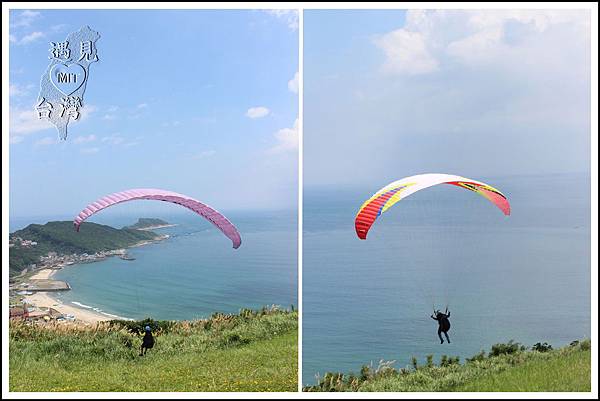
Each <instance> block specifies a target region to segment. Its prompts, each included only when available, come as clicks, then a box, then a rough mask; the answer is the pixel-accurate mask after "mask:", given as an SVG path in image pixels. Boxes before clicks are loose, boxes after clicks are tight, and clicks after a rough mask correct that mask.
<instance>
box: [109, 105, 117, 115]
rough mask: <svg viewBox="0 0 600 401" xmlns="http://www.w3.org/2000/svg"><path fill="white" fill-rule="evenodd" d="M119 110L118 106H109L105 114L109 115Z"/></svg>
mask: <svg viewBox="0 0 600 401" xmlns="http://www.w3.org/2000/svg"><path fill="white" fill-rule="evenodd" d="M117 110H119V106H114V105H113V106H109V107H108V109H106V111H107V112H109V113H114V112H115V111H117Z"/></svg>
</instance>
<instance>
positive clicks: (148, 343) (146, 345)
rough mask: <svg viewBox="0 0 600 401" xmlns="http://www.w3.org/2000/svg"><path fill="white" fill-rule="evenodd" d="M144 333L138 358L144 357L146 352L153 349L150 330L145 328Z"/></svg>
mask: <svg viewBox="0 0 600 401" xmlns="http://www.w3.org/2000/svg"><path fill="white" fill-rule="evenodd" d="M144 332H145V333H144V338H143V339H142V347H141V349H140V356H143V355H146V351H147V350H149V349H150V348H152V347H154V337H153V336H152V330H151V329H150V326H146V327H145V329H144Z"/></svg>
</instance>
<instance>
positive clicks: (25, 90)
mask: <svg viewBox="0 0 600 401" xmlns="http://www.w3.org/2000/svg"><path fill="white" fill-rule="evenodd" d="M34 87H35V85H33V84H29V85H25V86H23V85H19V84H10V85H9V87H8V95H9V96H24V95H27V94H29V91H30V90H31V89H33V88H34Z"/></svg>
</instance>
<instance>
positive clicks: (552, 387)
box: [453, 350, 591, 391]
mask: <svg viewBox="0 0 600 401" xmlns="http://www.w3.org/2000/svg"><path fill="white" fill-rule="evenodd" d="M453 391H591V352H590V350H587V351H580V352H571V353H566V354H562V355H561V354H556V355H552V356H551V357H550V358H547V359H542V360H536V359H534V360H532V361H528V362H525V363H524V364H523V365H521V366H515V367H513V368H511V369H507V370H505V371H503V372H500V373H496V374H490V375H484V376H482V377H480V378H478V379H476V380H473V381H472V382H468V383H466V384H464V385H461V386H458V387H456V388H455V389H454V390H453Z"/></svg>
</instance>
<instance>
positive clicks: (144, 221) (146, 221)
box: [125, 217, 169, 230]
mask: <svg viewBox="0 0 600 401" xmlns="http://www.w3.org/2000/svg"><path fill="white" fill-rule="evenodd" d="M168 224H169V223H168V222H166V221H164V220H161V219H153V218H148V217H140V218H139V219H138V221H137V223H135V224H132V225H130V226H127V227H125V228H132V229H134V230H139V229H142V228H148V227H156V226H166V225H168Z"/></svg>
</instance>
